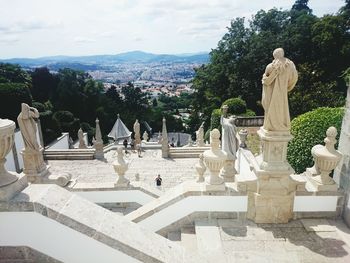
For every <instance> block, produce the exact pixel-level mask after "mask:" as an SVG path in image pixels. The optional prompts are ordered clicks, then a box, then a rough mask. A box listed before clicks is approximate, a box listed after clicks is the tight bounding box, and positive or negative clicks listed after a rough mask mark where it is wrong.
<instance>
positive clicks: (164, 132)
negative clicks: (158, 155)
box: [161, 117, 169, 158]
mask: <svg viewBox="0 0 350 263" xmlns="http://www.w3.org/2000/svg"><path fill="white" fill-rule="evenodd" d="M161 143H162V157H163V158H168V157H169V144H168V132H167V129H166V120H165V118H164V117H163V127H162V140H161Z"/></svg>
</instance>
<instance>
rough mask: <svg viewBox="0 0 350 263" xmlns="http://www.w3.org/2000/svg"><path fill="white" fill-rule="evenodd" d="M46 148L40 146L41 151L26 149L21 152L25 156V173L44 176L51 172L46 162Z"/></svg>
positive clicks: (29, 175) (30, 175) (31, 175)
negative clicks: (44, 153) (44, 152)
mask: <svg viewBox="0 0 350 263" xmlns="http://www.w3.org/2000/svg"><path fill="white" fill-rule="evenodd" d="M43 151H44V149H43V148H42V147H40V150H39V151H31V150H27V149H24V150H23V151H22V152H21V154H22V156H23V165H24V168H23V173H24V174H25V175H27V176H28V179H29V181H31V179H30V177H36V176H38V177H43V176H45V175H47V174H48V173H49V170H48V168H49V167H48V166H47V165H46V163H45V162H44V155H43Z"/></svg>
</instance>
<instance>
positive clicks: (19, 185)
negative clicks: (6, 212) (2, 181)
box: [0, 173, 28, 202]
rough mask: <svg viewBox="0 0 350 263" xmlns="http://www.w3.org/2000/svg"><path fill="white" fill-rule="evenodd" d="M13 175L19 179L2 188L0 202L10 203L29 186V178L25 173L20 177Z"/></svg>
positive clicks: (0, 189)
mask: <svg viewBox="0 0 350 263" xmlns="http://www.w3.org/2000/svg"><path fill="white" fill-rule="evenodd" d="M12 174H13V175H14V176H16V178H17V179H16V181H15V182H13V183H11V184H8V185H5V186H1V187H0V202H1V201H5V202H6V201H9V200H10V199H11V198H12V197H14V196H15V195H16V194H18V193H19V192H21V191H22V190H23V189H24V188H26V187H27V186H28V181H27V177H26V176H25V175H24V174H23V173H22V174H18V175H17V174H15V173H12Z"/></svg>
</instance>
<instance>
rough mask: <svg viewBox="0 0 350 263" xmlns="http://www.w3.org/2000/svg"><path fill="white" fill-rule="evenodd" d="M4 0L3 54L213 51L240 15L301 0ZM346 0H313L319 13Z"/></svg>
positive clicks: (0, 44)
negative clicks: (234, 19)
mask: <svg viewBox="0 0 350 263" xmlns="http://www.w3.org/2000/svg"><path fill="white" fill-rule="evenodd" d="M5 1H6V0H0V4H1V5H2V7H4V8H2V9H1V10H0V58H1V59H9V58H40V57H51V56H90V55H106V54H111V55H114V54H119V53H125V52H130V51H135V50H141V51H144V52H147V53H153V54H174V55H176V54H184V53H200V52H209V51H210V50H211V49H213V48H215V47H216V45H217V42H218V41H219V40H220V39H221V37H222V36H223V35H224V34H225V32H226V30H227V29H226V27H227V26H228V25H229V24H230V21H231V20H232V19H233V18H235V17H246V18H247V19H249V18H250V17H251V16H252V15H253V14H254V13H256V12H257V11H258V10H260V9H264V10H269V9H271V8H273V7H278V8H282V9H290V8H291V6H292V5H293V3H294V2H295V0H271V1H268V2H266V1H259V0H251V1H249V3H247V2H246V1H244V0H236V1H233V0H208V1H207V2H206V3H203V2H202V1H200V0H192V1H185V0H178V1H176V2H174V1H171V0H148V1H141V0H118V1H114V0H90V1H83V0H75V1H68V0H61V1H58V0H52V1H45V0H28V1H21V0H13V1H11V2H9V1H6V2H5ZM341 6H344V0H334V1H328V0H310V1H309V7H310V8H311V9H313V13H314V14H315V15H317V16H322V15H324V14H330V13H335V12H337V11H338V10H339V8H340V7H341Z"/></svg>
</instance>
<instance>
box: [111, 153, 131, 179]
mask: <svg viewBox="0 0 350 263" xmlns="http://www.w3.org/2000/svg"><path fill="white" fill-rule="evenodd" d="M117 154H118V156H117V159H116V160H115V161H114V162H113V168H114V170H115V172H116V173H117V174H118V180H117V182H116V183H115V184H114V185H115V186H127V185H129V180H128V179H126V178H125V176H124V175H125V172H126V171H127V170H128V165H129V163H128V162H127V161H125V160H124V153H123V148H122V147H118V148H117Z"/></svg>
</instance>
